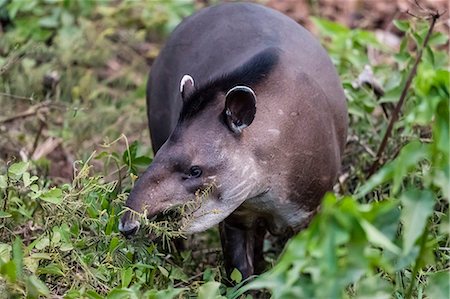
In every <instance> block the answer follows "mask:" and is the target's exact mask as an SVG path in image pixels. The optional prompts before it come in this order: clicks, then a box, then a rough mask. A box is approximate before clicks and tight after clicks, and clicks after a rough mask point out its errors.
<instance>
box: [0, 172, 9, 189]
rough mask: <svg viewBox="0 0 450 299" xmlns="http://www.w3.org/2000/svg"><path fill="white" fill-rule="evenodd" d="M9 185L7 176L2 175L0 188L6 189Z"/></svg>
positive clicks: (0, 176)
mask: <svg viewBox="0 0 450 299" xmlns="http://www.w3.org/2000/svg"><path fill="white" fill-rule="evenodd" d="M7 187H8V181H7V179H6V176H4V175H0V189H6V188H7Z"/></svg>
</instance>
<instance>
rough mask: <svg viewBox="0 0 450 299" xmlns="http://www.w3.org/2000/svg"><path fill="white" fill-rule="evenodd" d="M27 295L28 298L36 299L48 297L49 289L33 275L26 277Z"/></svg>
mask: <svg viewBox="0 0 450 299" xmlns="http://www.w3.org/2000/svg"><path fill="white" fill-rule="evenodd" d="M27 293H28V297H31V298H38V297H40V296H48V295H49V294H50V291H49V289H48V288H47V286H46V285H45V283H43V282H42V281H41V280H39V278H37V277H36V276H34V275H31V276H28V279H27Z"/></svg>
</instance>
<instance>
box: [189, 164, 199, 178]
mask: <svg viewBox="0 0 450 299" xmlns="http://www.w3.org/2000/svg"><path fill="white" fill-rule="evenodd" d="M201 175H202V169H201V168H200V167H199V166H192V167H191V168H190V169H189V176H190V177H191V178H198V177H200V176H201Z"/></svg>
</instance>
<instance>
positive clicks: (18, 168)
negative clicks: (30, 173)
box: [8, 162, 28, 178]
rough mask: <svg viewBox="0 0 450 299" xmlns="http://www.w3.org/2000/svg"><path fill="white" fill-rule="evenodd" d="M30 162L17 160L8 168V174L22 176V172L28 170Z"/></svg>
mask: <svg viewBox="0 0 450 299" xmlns="http://www.w3.org/2000/svg"><path fill="white" fill-rule="evenodd" d="M27 168H28V162H17V163H14V164H12V165H11V166H10V167H9V168H8V174H10V175H13V176H15V177H16V178H20V177H21V176H22V174H23V173H24V172H25V171H26V170H27Z"/></svg>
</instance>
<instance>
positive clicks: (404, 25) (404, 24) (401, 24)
mask: <svg viewBox="0 0 450 299" xmlns="http://www.w3.org/2000/svg"><path fill="white" fill-rule="evenodd" d="M393 23H394V26H395V27H397V29H398V30H400V31H402V32H406V31H408V29H409V22H408V21H403V20H394V21H393Z"/></svg>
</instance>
